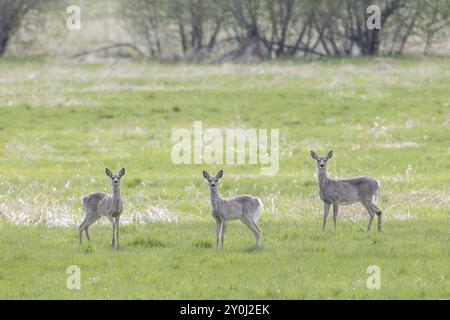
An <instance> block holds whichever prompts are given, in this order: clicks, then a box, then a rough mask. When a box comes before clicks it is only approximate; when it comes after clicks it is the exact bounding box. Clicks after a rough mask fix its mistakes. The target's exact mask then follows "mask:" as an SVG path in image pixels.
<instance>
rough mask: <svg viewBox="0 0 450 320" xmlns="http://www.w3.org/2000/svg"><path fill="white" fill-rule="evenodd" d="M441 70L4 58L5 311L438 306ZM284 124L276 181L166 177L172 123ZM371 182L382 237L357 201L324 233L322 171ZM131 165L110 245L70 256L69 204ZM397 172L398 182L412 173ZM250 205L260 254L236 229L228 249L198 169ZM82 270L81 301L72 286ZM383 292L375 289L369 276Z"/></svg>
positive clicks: (447, 81)
mask: <svg viewBox="0 0 450 320" xmlns="http://www.w3.org/2000/svg"><path fill="white" fill-rule="evenodd" d="M449 67H450V59H431V58H430V59H413V58H410V59H402V60H400V59H399V60H394V59H385V58H378V59H375V60H372V61H370V60H364V59H355V60H342V61H341V60H327V61H321V62H279V63H267V64H257V65H223V66H219V65H217V66H216V65H182V64H180V65H169V64H168V65H164V64H155V63H150V62H145V61H119V62H110V63H109V62H108V63H106V62H105V63H85V64H76V63H68V62H67V61H46V60H36V61H30V60H23V61H19V60H10V59H2V60H0V111H1V117H0V249H1V250H0V251H1V254H0V298H144V299H145V298H164V299H165V298H169V299H170V298H269V299H271V298H292V299H303V298H321V299H325V298H343V299H352V298H415V299H418V298H444V299H448V298H450V281H449V277H450V274H449V273H450V268H449V267H448V266H449V265H450V252H449V250H448V248H449V230H450V228H449V227H450V219H449V218H450V197H449V195H448V187H449V182H450V161H449V160H448V159H449V156H450V144H449V141H450V96H449V92H450V74H449V73H448V70H449ZM197 120H199V121H200V120H201V121H203V126H204V127H205V128H264V129H272V128H273V129H280V169H279V172H278V173H277V174H276V175H274V176H261V175H260V166H255V165H242V166H225V165H223V166H207V165H175V164H173V162H172V161H171V149H172V146H173V143H172V141H171V140H170V137H171V132H172V130H173V129H174V128H188V129H190V128H192V125H193V122H194V121H197ZM311 149H313V150H316V151H317V152H318V153H319V154H325V153H326V152H327V151H328V150H330V149H332V150H334V153H335V157H334V158H333V159H332V160H330V162H329V165H328V170H329V173H330V175H331V176H332V177H348V176H355V175H370V176H373V177H375V178H377V179H378V180H380V181H381V184H382V203H381V207H382V208H383V210H384V217H385V219H384V221H385V227H384V232H383V233H381V234H377V233H376V232H373V233H371V234H367V233H366V232H364V231H362V230H363V229H365V227H366V225H367V220H368V217H367V213H365V212H364V209H363V208H362V207H361V206H360V205H354V206H347V207H341V211H340V215H339V221H338V231H337V232H336V233H334V232H332V231H331V229H330V231H328V232H326V233H322V232H321V231H320V230H321V212H322V204H321V202H320V200H318V198H317V183H316V178H315V171H316V164H315V162H314V161H313V160H312V159H311V158H310V156H309V150H311ZM105 167H109V168H110V169H112V170H113V171H115V172H117V171H118V170H119V169H120V168H121V167H125V168H126V169H127V174H126V176H125V177H124V178H123V182H122V194H123V196H124V200H125V206H126V209H125V211H124V213H123V216H122V221H123V225H124V226H123V228H122V233H121V235H122V237H121V240H122V247H121V249H120V250H119V251H118V252H114V251H112V250H111V248H110V241H111V233H112V231H111V229H112V228H111V227H110V226H109V225H108V223H107V221H106V219H105V221H103V222H101V223H99V225H96V226H93V227H92V228H91V236H92V238H93V242H92V244H91V246H88V245H87V244H86V245H83V246H81V247H80V246H79V245H78V243H77V231H76V230H77V225H78V224H79V223H80V222H81V220H82V219H83V214H82V210H81V203H80V198H81V196H82V195H84V194H87V193H90V192H94V191H102V192H110V189H111V188H110V182H109V179H108V178H107V177H106V176H105V174H104V170H105ZM408 168H409V169H408ZM205 169H206V170H208V171H209V172H214V171H217V170H218V169H224V171H225V174H224V178H223V179H222V184H221V186H220V192H221V195H222V196H230V195H235V194H239V193H248V194H253V195H255V196H258V197H260V198H261V199H262V200H263V202H264V203H265V207H266V210H265V212H264V213H263V217H262V219H261V227H262V229H263V242H262V248H261V249H259V250H255V249H254V248H253V247H252V246H253V244H254V239H253V237H252V235H251V233H250V231H249V230H246V229H245V227H244V226H243V225H242V224H241V223H239V222H235V223H232V224H230V226H229V231H228V233H227V238H226V248H225V250H224V252H216V251H215V249H213V244H214V243H213V242H214V232H215V226H214V223H213V220H212V218H211V216H210V209H209V194H208V187H207V184H206V182H205V180H204V179H203V177H202V174H201V172H202V170H205ZM69 265H78V266H79V267H80V268H81V272H82V274H81V275H82V288H81V290H68V289H67V288H66V279H67V277H68V275H67V274H66V269H67V267H68V266H69ZM369 265H378V266H379V267H380V269H381V275H382V284H381V289H379V290H369V289H368V288H367V287H366V279H367V277H368V276H369V275H368V274H367V273H366V269H367V267H368V266H369Z"/></svg>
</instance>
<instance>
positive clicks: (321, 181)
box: [317, 169, 330, 189]
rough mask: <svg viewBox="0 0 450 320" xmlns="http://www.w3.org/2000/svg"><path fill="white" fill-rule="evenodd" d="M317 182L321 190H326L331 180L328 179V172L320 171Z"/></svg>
mask: <svg viewBox="0 0 450 320" xmlns="http://www.w3.org/2000/svg"><path fill="white" fill-rule="evenodd" d="M317 180H318V182H319V187H320V188H321V189H323V188H325V185H326V184H327V183H328V181H329V180H330V179H329V178H328V175H327V170H326V169H323V170H319V173H318V174H317Z"/></svg>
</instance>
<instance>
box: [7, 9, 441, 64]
mask: <svg viewBox="0 0 450 320" xmlns="http://www.w3.org/2000/svg"><path fill="white" fill-rule="evenodd" d="M90 1H93V0H90ZM72 2H73V3H72ZM68 3H70V4H75V5H76V4H77V1H56V0H0V56H2V55H3V53H4V52H5V49H6V47H7V45H8V42H9V41H10V39H11V37H12V36H13V35H14V34H15V32H16V31H17V30H18V29H19V28H20V27H21V26H23V24H24V22H23V21H26V17H27V15H28V16H29V13H30V12H36V11H40V12H43V13H44V14H45V13H46V12H47V13H48V12H51V11H52V10H53V11H55V12H59V13H61V12H63V13H65V10H64V9H65V8H62V7H63V6H67V4H68ZM90 3H92V2H90ZM118 3H119V4H118ZM82 4H83V1H80V6H81V8H82V9H83V8H84V7H83V5H82ZM371 5H377V6H378V8H379V9H380V27H381V28H380V29H379V30H378V29H373V30H370V29H369V28H367V20H368V18H369V17H370V16H371V13H368V12H367V8H368V7H369V6H371ZM102 6H108V7H110V8H113V7H114V10H112V11H111V10H107V12H108V14H110V15H111V18H112V19H115V20H116V21H117V23H118V25H120V26H121V27H122V28H124V29H125V31H126V33H125V34H126V35H127V39H120V40H121V41H120V43H118V44H111V43H110V42H108V45H107V46H105V47H103V48H100V49H98V50H96V48H86V52H82V53H81V55H83V54H89V53H90V52H91V51H92V52H107V53H108V54H109V53H110V52H111V50H114V49H116V48H117V49H118V50H128V51H130V52H132V54H135V53H137V54H139V55H142V56H147V57H154V58H160V59H184V60H191V61H219V62H220V61H232V60H244V61H248V60H260V59H273V58H289V57H294V56H304V57H309V56H317V57H322V56H338V57H341V56H358V55H362V56H374V55H379V54H387V55H399V54H402V53H403V52H405V51H408V50H411V49H412V48H414V50H415V51H417V50H419V51H422V52H432V51H433V49H434V47H435V46H436V45H437V44H440V43H442V42H443V41H444V39H445V41H448V39H449V37H450V0H378V1H377V0H120V1H118V2H107V1H105V2H103V3H102V4H101V6H100V7H102ZM81 16H82V17H83V11H82V12H81ZM122 40H123V41H122ZM75 56H79V55H75Z"/></svg>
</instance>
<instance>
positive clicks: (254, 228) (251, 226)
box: [242, 218, 261, 247]
mask: <svg viewBox="0 0 450 320" xmlns="http://www.w3.org/2000/svg"><path fill="white" fill-rule="evenodd" d="M242 222H244V224H245V225H246V226H247V227H248V228H249V229H250V230H251V231H252V232H253V233H254V235H255V238H256V246H257V247H259V245H260V240H261V237H260V232H259V229H258V227H257V226H256V224H255V222H254V221H253V220H251V219H248V218H245V219H243V220H242Z"/></svg>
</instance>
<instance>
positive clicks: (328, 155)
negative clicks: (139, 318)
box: [327, 150, 333, 159]
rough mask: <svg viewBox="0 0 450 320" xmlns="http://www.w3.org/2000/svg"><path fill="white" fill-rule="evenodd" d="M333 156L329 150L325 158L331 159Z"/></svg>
mask: <svg viewBox="0 0 450 320" xmlns="http://www.w3.org/2000/svg"><path fill="white" fill-rule="evenodd" d="M332 157H333V150H330V152H328V154H327V159H331V158H332Z"/></svg>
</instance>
